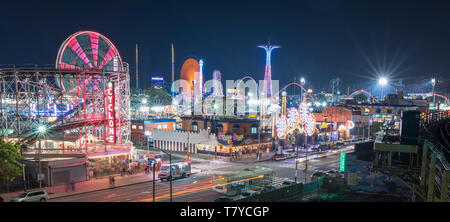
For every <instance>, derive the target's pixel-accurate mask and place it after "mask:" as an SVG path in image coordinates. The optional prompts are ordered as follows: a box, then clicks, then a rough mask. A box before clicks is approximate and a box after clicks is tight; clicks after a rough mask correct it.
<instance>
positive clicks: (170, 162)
mask: <svg viewBox="0 0 450 222" xmlns="http://www.w3.org/2000/svg"><path fill="white" fill-rule="evenodd" d="M160 150H161V151H162V152H163V153H165V154H167V155H169V175H170V177H169V178H170V180H169V182H170V202H172V179H173V178H172V152H170V153H168V152H166V151H164V150H163V149H160Z"/></svg>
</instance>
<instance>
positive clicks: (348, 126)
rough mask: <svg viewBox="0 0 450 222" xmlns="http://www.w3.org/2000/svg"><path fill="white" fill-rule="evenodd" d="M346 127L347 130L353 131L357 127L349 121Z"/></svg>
mask: <svg viewBox="0 0 450 222" xmlns="http://www.w3.org/2000/svg"><path fill="white" fill-rule="evenodd" d="M346 127H347V129H353V128H354V127H355V123H353V121H351V120H347V123H346Z"/></svg>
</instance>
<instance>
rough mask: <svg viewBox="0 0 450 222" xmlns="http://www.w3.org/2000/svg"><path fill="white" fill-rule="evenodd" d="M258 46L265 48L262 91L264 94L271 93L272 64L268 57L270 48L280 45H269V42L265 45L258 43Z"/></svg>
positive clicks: (276, 47)
mask: <svg viewBox="0 0 450 222" xmlns="http://www.w3.org/2000/svg"><path fill="white" fill-rule="evenodd" d="M258 48H262V49H264V50H266V69H265V73H264V86H263V92H264V94H265V95H266V96H271V95H272V65H271V62H270V57H271V53H272V50H274V49H278V48H281V46H278V45H271V44H270V42H269V43H267V44H266V45H259V46H258Z"/></svg>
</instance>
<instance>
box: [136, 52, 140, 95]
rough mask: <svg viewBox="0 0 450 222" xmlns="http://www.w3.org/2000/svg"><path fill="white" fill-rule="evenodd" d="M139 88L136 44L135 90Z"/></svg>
mask: <svg viewBox="0 0 450 222" xmlns="http://www.w3.org/2000/svg"><path fill="white" fill-rule="evenodd" d="M137 88H139V67H138V44H136V89H137Z"/></svg>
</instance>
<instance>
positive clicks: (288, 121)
mask: <svg viewBox="0 0 450 222" xmlns="http://www.w3.org/2000/svg"><path fill="white" fill-rule="evenodd" d="M295 130H299V132H300V134H306V135H307V136H312V135H313V134H314V133H315V132H316V119H315V117H314V115H313V114H312V113H311V112H310V111H309V106H308V105H307V103H306V102H302V103H301V104H300V107H299V108H298V109H296V108H295V107H291V108H290V109H289V111H288V113H287V115H280V117H279V118H278V120H277V121H276V132H277V136H278V138H280V139H284V138H285V137H286V136H287V135H288V134H290V133H293V132H294V131H295Z"/></svg>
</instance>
